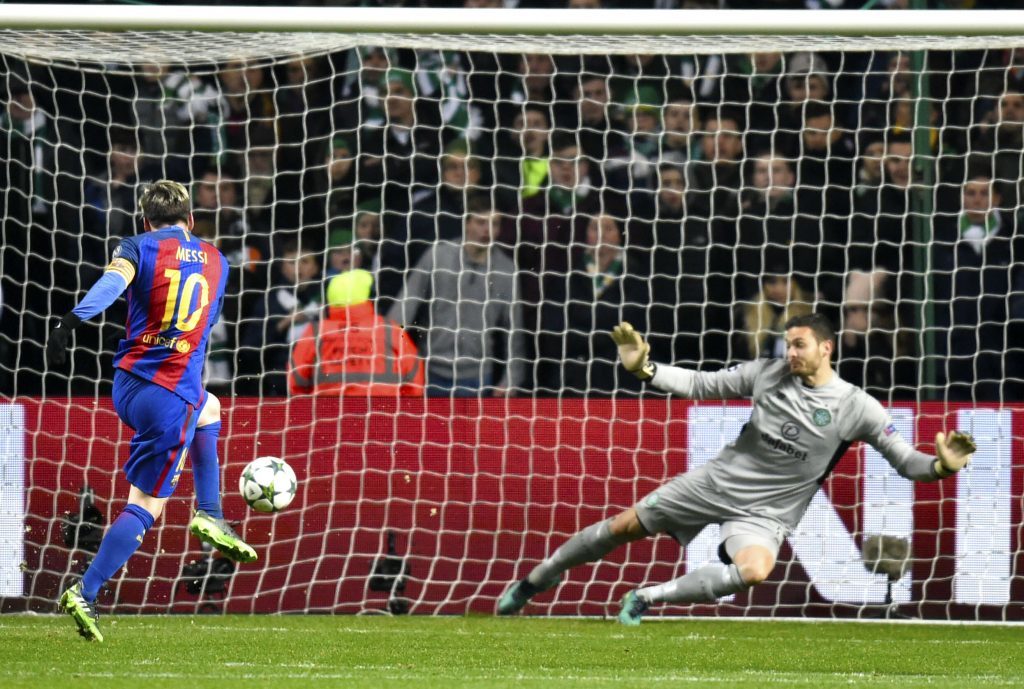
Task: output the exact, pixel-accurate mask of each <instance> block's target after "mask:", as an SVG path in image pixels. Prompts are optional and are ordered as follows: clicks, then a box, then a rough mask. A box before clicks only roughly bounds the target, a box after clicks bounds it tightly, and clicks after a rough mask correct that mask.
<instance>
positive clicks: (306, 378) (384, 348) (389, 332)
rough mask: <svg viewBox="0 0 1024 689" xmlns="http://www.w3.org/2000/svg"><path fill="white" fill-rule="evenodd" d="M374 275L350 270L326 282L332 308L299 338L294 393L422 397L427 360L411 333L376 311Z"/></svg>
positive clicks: (292, 379)
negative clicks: (421, 355) (422, 356)
mask: <svg viewBox="0 0 1024 689" xmlns="http://www.w3.org/2000/svg"><path fill="white" fill-rule="evenodd" d="M372 289H373V276H372V275H371V274H370V273H369V272H368V271H365V270H350V271H347V272H344V273H341V274H339V275H336V276H335V277H333V278H332V279H331V281H330V282H329V283H328V285H327V309H326V310H325V312H324V314H323V317H322V318H321V319H320V321H319V322H315V323H310V324H309V325H308V326H306V330H305V331H304V332H303V333H302V335H301V337H300V338H299V339H298V341H297V342H296V343H295V348H294V349H293V350H292V358H291V364H290V366H289V371H288V389H289V391H290V392H291V393H292V394H293V395H298V394H308V393H312V394H316V395H345V396H360V397H398V396H401V397H422V396H423V380H424V378H423V366H422V362H421V361H420V357H419V353H418V352H417V351H416V345H415V344H414V343H413V341H412V338H410V337H409V335H408V334H407V333H406V332H405V331H404V330H402V328H401V327H399V325H398V324H397V323H395V322H394V321H391V320H388V319H386V318H384V317H382V316H379V315H377V313H376V312H375V311H374V310H373V302H372V301H371V300H370V293H371V290H372Z"/></svg>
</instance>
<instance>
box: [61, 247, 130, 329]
mask: <svg viewBox="0 0 1024 689" xmlns="http://www.w3.org/2000/svg"><path fill="white" fill-rule="evenodd" d="M126 244H128V245H130V248H129V249H127V250H125V249H124V247H125V245H126ZM138 256H139V249H138V246H137V245H136V244H135V242H134V241H133V240H132V239H124V240H122V241H121V243H120V244H118V245H117V246H116V247H115V248H114V251H113V252H112V253H111V255H110V263H109V264H107V267H106V269H104V271H103V275H102V276H101V277H100V279H99V280H97V281H96V282H95V284H93V286H92V287H90V288H89V291H88V292H87V293H86V295H85V296H84V297H82V301H80V302H79V303H78V305H77V306H75V308H73V309H72V310H71V312H72V313H73V314H75V315H76V316H78V317H79V318H81V319H82V320H83V321H87V320H89V319H90V318H92V317H93V316H95V315H96V314H98V313H101V312H103V311H106V310H107V308H108V307H109V306H110V305H111V304H113V303H114V302H115V301H117V298H118V297H120V296H121V294H122V293H123V292H124V291H125V290H126V289H128V285H130V284H131V283H132V280H134V279H135V273H136V271H137V269H138V266H139V259H138ZM132 257H134V258H132Z"/></svg>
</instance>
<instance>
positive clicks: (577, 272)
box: [543, 214, 648, 395]
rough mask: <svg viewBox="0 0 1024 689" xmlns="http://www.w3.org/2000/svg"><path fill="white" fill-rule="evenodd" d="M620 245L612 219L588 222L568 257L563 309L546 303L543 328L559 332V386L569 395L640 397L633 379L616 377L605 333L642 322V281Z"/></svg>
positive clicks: (618, 227)
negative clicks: (580, 241)
mask: <svg viewBox="0 0 1024 689" xmlns="http://www.w3.org/2000/svg"><path fill="white" fill-rule="evenodd" d="M622 240H623V236H622V226H621V224H620V221H619V220H618V219H616V218H614V217H612V216H610V215H607V214H601V215H597V216H594V217H592V218H590V220H589V222H588V223H587V234H586V244H585V245H584V246H583V248H582V251H577V252H576V253H575V254H574V261H573V265H572V270H571V272H570V274H569V280H568V289H567V299H566V301H565V304H564V305H549V304H546V306H548V308H547V309H546V310H545V313H544V318H543V322H544V327H545V328H546V329H549V330H552V331H555V332H564V333H565V339H564V344H563V346H564V349H563V351H564V352H565V363H564V366H563V370H562V381H561V386H560V387H561V388H562V389H563V390H565V391H566V392H567V393H569V394H574V395H611V394H612V393H613V392H616V391H618V392H619V393H626V394H630V393H632V394H638V393H639V392H640V387H641V386H640V385H638V384H637V381H636V380H635V377H634V376H628V377H627V376H624V375H622V374H623V371H622V369H621V368H619V367H618V366H617V365H616V351H615V343H614V342H612V340H611V338H609V337H608V334H607V333H608V328H610V327H614V326H615V324H616V323H618V322H619V321H620V320H621V319H622V318H623V316H624V315H627V316H629V317H630V318H636V319H638V320H639V322H643V318H644V306H645V304H646V302H647V298H648V290H647V286H646V284H645V282H644V276H643V275H642V274H637V273H636V272H634V270H633V268H632V266H631V265H630V264H631V263H632V255H631V254H628V253H627V252H626V250H625V248H624V247H623V242H622ZM629 378H634V379H633V380H629Z"/></svg>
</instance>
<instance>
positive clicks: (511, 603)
mask: <svg viewBox="0 0 1024 689" xmlns="http://www.w3.org/2000/svg"><path fill="white" fill-rule="evenodd" d="M560 580H561V579H554V580H552V581H551V582H550V583H548V584H546V585H544V586H537V585H536V584H533V583H531V582H530V580H529V579H523V580H522V581H517V582H516V583H514V584H512V585H511V586H509V587H508V590H507V591H505V593H503V594H502V596H501V598H500V599H498V614H499V615H514V614H515V613H517V612H519V611H520V610H522V609H523V606H524V605H526V604H527V603H528V602H529V601H530V599H531V598H533V597H534V596H536V595H537V594H538V593H543V592H544V591H547V590H548V589H550V588H554V587H555V586H556V585H557V584H558V582H559V581H560Z"/></svg>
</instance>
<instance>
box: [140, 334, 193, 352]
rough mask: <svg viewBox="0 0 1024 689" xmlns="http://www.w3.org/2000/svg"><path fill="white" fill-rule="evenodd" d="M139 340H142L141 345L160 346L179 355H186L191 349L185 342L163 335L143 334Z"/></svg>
mask: <svg viewBox="0 0 1024 689" xmlns="http://www.w3.org/2000/svg"><path fill="white" fill-rule="evenodd" d="M139 339H140V340H142V344H148V345H160V346H162V347H167V348H168V349H173V350H175V351H177V352H179V353H180V354H188V352H189V350H190V349H192V345H190V344H189V343H188V342H186V341H185V340H179V339H178V338H176V337H164V336H163V335H154V334H153V333H143V334H142V337H140V338H139Z"/></svg>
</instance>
